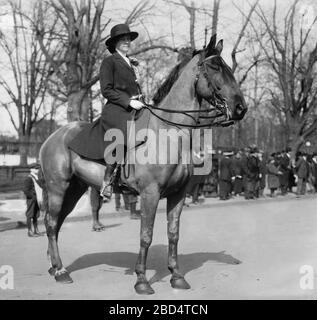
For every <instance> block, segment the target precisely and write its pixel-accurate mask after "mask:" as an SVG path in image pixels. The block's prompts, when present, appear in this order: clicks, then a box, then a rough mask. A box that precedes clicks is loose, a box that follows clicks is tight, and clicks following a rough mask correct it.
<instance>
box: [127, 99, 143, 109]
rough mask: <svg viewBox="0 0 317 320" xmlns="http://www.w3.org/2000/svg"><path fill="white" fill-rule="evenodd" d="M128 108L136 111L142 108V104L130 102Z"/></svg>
mask: <svg viewBox="0 0 317 320" xmlns="http://www.w3.org/2000/svg"><path fill="white" fill-rule="evenodd" d="M130 107H131V108H133V109H136V110H140V109H142V108H143V107H144V104H143V103H142V102H141V101H139V100H131V101H130Z"/></svg>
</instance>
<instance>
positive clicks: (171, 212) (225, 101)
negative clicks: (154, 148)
mask: <svg viewBox="0 0 317 320" xmlns="http://www.w3.org/2000/svg"><path fill="white" fill-rule="evenodd" d="M221 51H222V40H221V41H219V42H218V44H217V45H216V37H215V36H213V37H212V38H211V40H210V43H209V44H208V46H207V47H206V48H205V49H204V50H202V51H200V52H199V53H198V54H196V55H195V56H194V57H193V58H192V59H191V60H190V62H189V63H188V64H187V65H186V66H185V67H184V69H183V71H182V73H181V74H180V76H179V78H178V79H177V81H176V82H175V84H174V85H173V86H172V88H171V90H170V92H169V93H168V95H167V96H166V97H165V99H164V100H163V101H162V102H161V103H160V104H159V108H150V107H148V109H149V110H150V111H151V116H150V118H149V121H148V129H149V130H152V132H154V133H157V135H159V130H161V129H166V130H169V129H171V127H173V128H179V127H187V128H190V130H189V132H190V133H191V132H192V129H193V128H198V127H200V126H201V127H202V126H205V127H211V126H216V125H223V126H227V125H230V124H232V123H233V122H234V121H235V120H241V119H242V118H243V117H244V115H245V113H246V111H247V107H246V105H245V101H244V98H243V95H242V93H241V91H240V88H239V86H238V84H237V83H236V81H235V78H234V76H233V74H232V72H231V69H230V68H229V67H228V66H227V64H226V63H225V62H224V60H223V59H222V58H221V57H220V54H221ZM203 99H205V100H206V101H208V102H209V104H208V109H202V108H201V102H202V100H203ZM83 125H85V124H83V123H82V122H74V123H70V124H68V125H66V126H64V127H62V128H60V129H59V130H57V131H56V132H55V133H53V134H52V135H51V136H50V137H49V138H48V139H47V140H46V141H45V143H44V144H43V146H42V148H41V150H40V161H41V166H42V170H43V173H44V177H45V182H46V186H45V191H44V197H45V202H46V215H45V226H46V231H47V236H48V255H49V257H50V259H51V268H50V270H49V272H50V274H51V275H54V276H55V279H56V281H58V282H64V283H69V282H72V279H71V277H70V275H69V273H68V272H67V270H66V269H65V268H64V267H63V264H62V261H61V258H60V255H59V250H58V245H57V240H58V233H59V231H60V228H61V226H62V224H63V222H64V220H65V218H66V216H67V215H68V214H69V213H70V212H71V211H72V209H73V208H74V206H75V205H76V203H77V202H78V200H79V199H80V197H81V196H82V195H83V193H84V192H85V191H86V190H87V187H88V186H93V187H96V188H98V187H99V188H100V186H101V184H102V180H103V175H104V170H105V168H104V166H103V165H102V164H99V163H96V162H93V161H89V160H88V159H83V158H81V157H80V156H79V155H77V154H76V153H74V152H73V151H71V150H70V149H69V148H68V143H69V142H70V141H71V140H72V139H73V138H74V137H75V136H76V134H77V133H78V132H80V130H81V129H82V126H83ZM180 131H182V130H181V129H180ZM184 139H185V140H186V139H187V140H190V139H191V136H190V134H189V135H186V134H185V136H184ZM185 142H186V141H185ZM148 143H149V141H147V142H145V145H146V144H148ZM178 144H179V140H178V139H174V138H173V137H172V138H171V139H170V149H176V148H177V147H178ZM184 145H185V147H183V148H186V146H187V148H188V149H189V150H185V151H190V150H191V144H190V143H185V144H184ZM130 151H131V150H130ZM130 151H128V153H129V152H130ZM160 152H164V151H161V149H160ZM166 152H167V151H166ZM183 152H184V150H181V151H178V153H177V154H176V159H172V161H171V163H169V164H166V163H165V164H160V163H155V164H153V163H146V164H141V163H138V162H136V163H135V164H127V165H126V167H129V168H130V169H131V170H130V171H131V174H130V175H129V176H128V177H127V176H126V175H124V172H123V171H124V170H122V173H121V179H122V180H123V181H124V182H125V184H126V185H128V186H129V187H130V188H131V189H133V190H135V191H136V192H137V193H138V194H139V195H140V196H141V204H142V213H141V232H140V251H139V256H138V259H137V262H136V266H135V272H136V274H137V282H136V284H135V286H134V287H135V290H136V292H137V293H139V294H152V293H154V291H153V289H152V288H151V286H150V284H149V282H148V280H147V278H146V275H145V272H146V260H147V254H148V249H149V247H150V245H151V242H152V235H153V226H154V219H155V215H156V210H157V206H158V202H159V200H160V199H161V198H163V197H166V198H167V220H168V231H167V233H168V269H169V270H170V272H171V273H172V277H171V281H170V282H171V285H172V287H173V288H178V289H188V288H190V286H189V284H188V283H187V282H186V280H185V279H184V276H183V275H182V274H181V272H180V271H179V266H178V256H177V244H178V239H179V222H180V214H181V212H182V208H183V204H184V200H185V196H186V185H187V182H188V181H189V178H190V176H191V175H192V173H193V164H192V163H190V162H186V163H184V162H183V161H182V160H183V159H181V157H182V155H183ZM180 153H181V154H180ZM160 156H161V155H160ZM174 156H175V155H174Z"/></svg>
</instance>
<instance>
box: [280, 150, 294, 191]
mask: <svg viewBox="0 0 317 320" xmlns="http://www.w3.org/2000/svg"><path fill="white" fill-rule="evenodd" d="M290 151H291V150H290V149H289V148H288V149H286V150H283V151H282V156H281V159H280V171H281V172H282V174H281V175H280V176H279V178H280V188H281V193H282V196H284V195H286V194H287V190H288V184H289V171H290V166H291V158H290V154H289V152H290Z"/></svg>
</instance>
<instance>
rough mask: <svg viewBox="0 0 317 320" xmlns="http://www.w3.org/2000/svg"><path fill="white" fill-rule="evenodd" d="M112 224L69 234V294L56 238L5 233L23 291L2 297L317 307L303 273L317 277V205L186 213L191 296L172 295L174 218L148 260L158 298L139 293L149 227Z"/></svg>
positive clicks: (184, 241)
mask: <svg viewBox="0 0 317 320" xmlns="http://www.w3.org/2000/svg"><path fill="white" fill-rule="evenodd" d="M103 223H105V224H106V225H107V229H106V230H105V231H104V232H100V233H96V232H91V221H83V222H68V223H67V220H66V222H65V224H64V225H63V227H62V231H61V234H60V239H59V244H60V253H61V257H62V260H63V263H64V266H65V267H67V269H68V270H69V271H70V273H71V277H72V278H73V280H74V283H73V284H67V285H62V284H57V283H56V282H55V280H54V278H51V277H50V276H49V274H48V273H47V269H48V261H47V258H46V248H47V239H46V237H44V236H43V237H40V238H28V237H27V236H26V230H25V229H21V230H10V231H4V232H0V266H1V265H10V266H12V267H13V270H14V289H13V290H11V289H7V290H3V289H0V299H107V300H111V299H168V300H173V299H186V300H187V299H192V300H195V299H316V298H317V281H316V277H314V278H313V280H312V281H315V289H306V290H304V289H303V288H301V286H300V281H301V277H303V274H301V273H300V268H301V267H302V266H303V265H309V266H311V267H312V268H314V269H315V270H314V271H315V274H316V272H317V255H316V253H317V252H316V251H317V197H310V198H302V199H288V200H280V201H279V200H276V201H257V200H255V201H244V202H239V203H233V204H231V205H223V206H208V207H206V206H203V207H199V206H197V207H196V208H195V209H192V210H186V209H185V210H184V211H183V214H182V219H181V236H180V241H179V262H180V268H181V270H182V271H183V272H184V273H185V277H186V279H187V281H188V282H189V283H190V285H191V289H189V290H186V291H181V290H175V289H172V288H171V287H170V283H169V280H170V274H169V271H168V270H167V236H166V217H165V214H164V213H158V215H157V218H156V221H155V231H154V238H153V243H152V246H151V249H150V251H149V258H148V271H147V277H148V279H151V280H150V282H151V283H152V287H153V289H154V290H155V294H154V295H151V296H139V295H137V294H136V293H135V291H134V288H133V286H134V284H135V281H136V276H135V274H134V265H135V262H136V258H137V253H138V249H139V224H140V222H139V221H138V220H130V219H129V217H128V216H124V217H122V216H119V217H110V218H105V219H103ZM42 228H43V226H42ZM237 262H241V263H240V264H236V263H237ZM0 277H1V274H0Z"/></svg>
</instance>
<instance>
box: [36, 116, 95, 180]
mask: <svg viewBox="0 0 317 320" xmlns="http://www.w3.org/2000/svg"><path fill="white" fill-rule="evenodd" d="M88 124H89V123H88V122H83V121H76V122H71V123H68V124H67V125H65V126H63V127H61V128H59V129H58V130H56V131H55V132H53V133H52V134H51V135H50V136H49V137H48V138H47V139H46V141H45V142H44V143H43V145H42V147H41V149H40V162H41V167H42V169H43V172H44V174H45V175H46V174H47V172H56V170H63V171H65V170H67V169H68V167H69V160H70V150H69V148H68V144H69V143H70V141H72V139H74V137H75V136H76V135H77V134H78V133H79V132H80V131H81V130H82V129H83V128H84V127H85V126H86V125H88ZM53 167H54V168H53Z"/></svg>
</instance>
